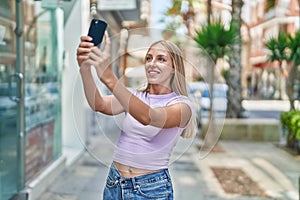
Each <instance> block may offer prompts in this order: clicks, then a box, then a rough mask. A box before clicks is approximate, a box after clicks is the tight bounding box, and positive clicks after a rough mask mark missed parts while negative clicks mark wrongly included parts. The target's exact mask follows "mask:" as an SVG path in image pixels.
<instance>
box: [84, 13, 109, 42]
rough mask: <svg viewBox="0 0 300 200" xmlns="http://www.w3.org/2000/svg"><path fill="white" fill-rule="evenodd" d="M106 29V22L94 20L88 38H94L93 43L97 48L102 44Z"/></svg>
mask: <svg viewBox="0 0 300 200" xmlns="http://www.w3.org/2000/svg"><path fill="white" fill-rule="evenodd" d="M106 27H107V23H106V22H105V21H102V20H99V19H92V21H91V24H90V28H89V32H88V36H90V37H92V38H93V40H92V42H93V43H94V45H95V46H99V44H100V43H101V42H102V40H103V36H104V33H105V30H106Z"/></svg>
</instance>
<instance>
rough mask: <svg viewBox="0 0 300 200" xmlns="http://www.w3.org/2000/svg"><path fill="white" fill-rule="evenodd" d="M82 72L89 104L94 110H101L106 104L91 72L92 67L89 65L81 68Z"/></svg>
mask: <svg viewBox="0 0 300 200" xmlns="http://www.w3.org/2000/svg"><path fill="white" fill-rule="evenodd" d="M80 74H81V78H82V82H83V88H84V93H85V96H86V99H87V101H88V104H89V106H90V107H91V108H92V109H93V110H94V111H100V112H101V111H102V110H103V107H104V106H105V105H104V103H103V98H102V96H101V95H100V93H99V91H98V88H97V86H96V84H95V81H94V78H93V76H92V73H91V68H90V67H89V68H83V69H80ZM101 102H102V103H101Z"/></svg>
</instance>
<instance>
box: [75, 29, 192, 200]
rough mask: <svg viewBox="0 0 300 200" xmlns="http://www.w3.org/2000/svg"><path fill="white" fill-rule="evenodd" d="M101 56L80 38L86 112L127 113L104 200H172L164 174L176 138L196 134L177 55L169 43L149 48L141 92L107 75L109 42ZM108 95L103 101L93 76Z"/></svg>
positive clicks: (97, 50) (169, 186)
mask: <svg viewBox="0 0 300 200" xmlns="http://www.w3.org/2000/svg"><path fill="white" fill-rule="evenodd" d="M105 38H106V45H105V48H104V50H103V51H101V50H100V49H99V48H97V47H95V46H93V43H91V40H92V38H90V37H88V36H82V37H81V42H80V44H79V47H78V49H77V61H78V64H79V66H80V73H81V77H82V81H83V86H84V91H85V95H86V98H87V101H88V103H89V105H90V107H91V108H92V109H93V110H94V111H96V112H101V113H104V114H107V115H116V114H119V113H122V112H125V113H126V116H125V119H124V122H123V127H122V131H121V135H120V138H119V140H118V143H117V145H116V149H115V153H114V157H113V163H112V165H111V168H110V171H109V174H108V177H107V180H106V186H105V189H104V194H103V199H173V187H172V182H171V179H170V175H169V171H168V163H169V159H170V155H171V151H172V149H173V147H174V146H175V144H176V142H177V140H178V138H179V136H180V135H181V136H183V137H191V136H192V135H193V134H194V130H195V129H194V127H193V123H192V121H193V118H194V117H193V116H194V109H193V106H192V102H191V101H190V100H189V99H188V97H187V88H186V82H185V72H184V64H183V58H182V53H181V51H180V49H179V48H178V47H177V46H176V45H175V44H173V43H172V42H169V41H165V40H162V41H158V42H155V43H153V44H152V45H151V46H150V48H149V49H148V52H147V54H146V57H145V71H146V76H147V80H148V84H147V87H146V88H145V89H144V90H141V91H139V90H136V91H130V90H128V89H127V88H126V87H125V86H124V85H123V84H122V83H121V82H120V81H119V80H118V79H117V77H116V76H115V75H114V73H113V71H112V70H111V67H110V64H111V58H110V39H109V37H108V34H107V33H106V34H105ZM91 66H94V67H95V69H96V72H97V76H98V78H99V79H100V80H101V81H102V82H103V83H104V84H105V85H106V87H107V88H108V89H109V90H110V91H111V92H112V95H109V96H102V95H101V94H100V93H99V91H98V90H97V87H96V84H95V82H94V79H93V77H92V74H91Z"/></svg>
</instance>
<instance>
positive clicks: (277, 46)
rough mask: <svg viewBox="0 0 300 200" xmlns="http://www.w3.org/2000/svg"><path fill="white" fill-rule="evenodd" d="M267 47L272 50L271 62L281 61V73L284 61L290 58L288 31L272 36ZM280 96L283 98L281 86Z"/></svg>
mask: <svg viewBox="0 0 300 200" xmlns="http://www.w3.org/2000/svg"><path fill="white" fill-rule="evenodd" d="M266 48H267V49H269V50H270V53H269V55H268V59H269V61H271V62H274V61H278V62H279V73H280V75H281V74H282V73H283V68H282V63H283V61H288V60H289V55H288V53H289V51H288V34H287V33H286V32H280V33H279V34H278V36H277V37H276V38H275V37H272V38H270V39H269V40H268V41H267V42H266ZM278 80H279V83H278V85H279V86H280V85H281V82H280V78H279V79H278ZM279 86H277V87H279ZM279 98H281V89H280V88H279Z"/></svg>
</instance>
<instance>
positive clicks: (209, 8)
mask: <svg viewBox="0 0 300 200" xmlns="http://www.w3.org/2000/svg"><path fill="white" fill-rule="evenodd" d="M211 14H212V9H211V0H207V23H208V24H209V23H210V17H211Z"/></svg>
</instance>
